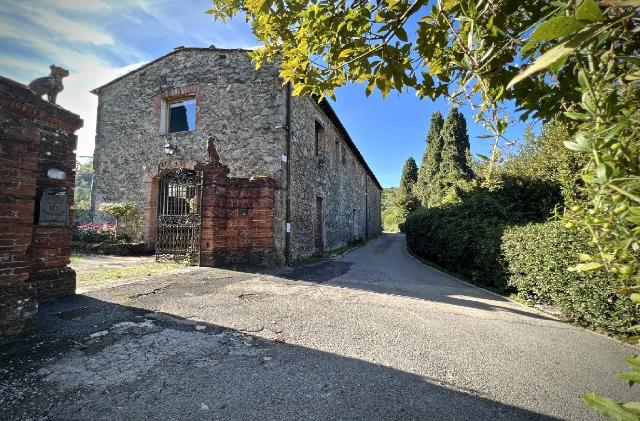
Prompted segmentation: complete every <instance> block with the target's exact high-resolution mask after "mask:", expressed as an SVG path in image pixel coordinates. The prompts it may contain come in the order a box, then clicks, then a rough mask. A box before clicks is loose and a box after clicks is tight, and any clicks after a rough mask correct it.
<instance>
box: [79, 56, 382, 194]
mask: <svg viewBox="0 0 640 421" xmlns="http://www.w3.org/2000/svg"><path fill="white" fill-rule="evenodd" d="M182 51H209V52H243V53H249V52H251V51H252V50H249V49H245V48H216V47H177V48H174V49H173V50H172V51H170V52H168V53H167V54H165V55H163V56H160V57H158V58H156V59H155V60H152V61H150V62H148V63H146V64H144V65H142V66H140V67H138V68H137V69H134V70H132V71H130V72H128V73H125V74H124V75H122V76H119V77H117V78H115V79H113V80H112V81H110V82H107V83H105V84H104V85H102V86H99V87H97V88H94V89H92V90H91V91H90V92H91V93H92V94H94V95H98V96H99V95H100V91H101V90H102V89H104V88H106V87H107V86H110V85H112V84H114V83H116V82H118V81H120V80H122V79H124V78H125V77H127V76H129V75H132V74H134V73H137V72H139V71H141V70H143V69H146V68H147V67H149V66H151V65H153V64H155V63H157V62H159V61H160V60H163V59H165V58H167V57H169V56H171V55H173V54H176V53H179V52H182ZM312 99H314V100H315V101H316V102H317V97H312ZM319 106H320V108H322V110H323V111H324V112H325V113H327V115H328V116H329V118H330V119H331V121H332V122H333V123H334V124H335V125H336V126H337V128H338V130H339V131H340V132H341V133H342V135H343V136H344V138H345V140H346V142H347V145H348V146H349V149H351V151H352V152H353V153H354V154H355V156H356V158H357V159H358V161H359V162H360V164H362V166H363V167H364V169H365V171H366V172H367V174H368V175H369V176H370V177H371V179H372V180H373V182H374V183H375V184H376V186H377V187H378V189H380V190H383V188H382V186H381V185H380V182H379V181H378V179H377V178H376V176H375V174H374V173H373V171H372V170H371V168H369V165H368V164H367V161H365V159H364V157H363V156H362V154H361V153H360V151H359V150H358V147H357V146H356V144H355V142H354V141H353V139H351V136H349V132H347V129H346V128H345V127H344V125H343V124H342V122H341V121H340V118H338V115H337V114H336V112H335V111H334V110H333V107H331V104H329V101H327V99H326V98H323V99H322V100H321V101H320V103H319Z"/></svg>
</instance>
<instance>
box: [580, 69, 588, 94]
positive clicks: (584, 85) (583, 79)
mask: <svg viewBox="0 0 640 421" xmlns="http://www.w3.org/2000/svg"><path fill="white" fill-rule="evenodd" d="M578 83H579V84H580V87H581V88H582V89H583V90H585V91H586V90H588V89H589V79H587V74H586V73H585V72H584V70H582V69H580V70H579V71H578Z"/></svg>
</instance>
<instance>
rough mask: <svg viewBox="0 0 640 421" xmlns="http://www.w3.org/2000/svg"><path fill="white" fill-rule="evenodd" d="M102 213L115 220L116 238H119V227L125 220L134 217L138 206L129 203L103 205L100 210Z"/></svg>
mask: <svg viewBox="0 0 640 421" xmlns="http://www.w3.org/2000/svg"><path fill="white" fill-rule="evenodd" d="M98 210H99V211H100V212H104V213H106V214H108V215H111V216H113V217H114V218H115V220H116V224H115V236H116V237H118V225H119V224H120V222H122V219H123V218H126V217H128V216H132V215H133V214H135V213H136V210H137V208H136V205H135V204H133V203H128V202H116V203H102V204H101V205H100V207H99V208H98Z"/></svg>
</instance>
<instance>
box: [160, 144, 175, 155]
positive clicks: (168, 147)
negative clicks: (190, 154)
mask: <svg viewBox="0 0 640 421" xmlns="http://www.w3.org/2000/svg"><path fill="white" fill-rule="evenodd" d="M163 148H164V153H165V154H166V155H173V154H174V153H176V150H177V149H178V148H176V146H175V145H172V144H171V143H167V144H166V145H164V146H163Z"/></svg>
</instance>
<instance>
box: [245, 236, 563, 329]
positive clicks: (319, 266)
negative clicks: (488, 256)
mask: <svg viewBox="0 0 640 421" xmlns="http://www.w3.org/2000/svg"><path fill="white" fill-rule="evenodd" d="M399 238H401V236H399V235H398V234H383V236H381V237H380V238H379V239H377V240H374V241H373V242H371V243H369V244H367V245H366V246H365V247H370V248H371V250H372V252H371V254H372V255H373V256H374V258H375V257H377V260H376V259H374V260H373V261H372V262H371V266H370V267H369V268H365V269H364V270H363V269H358V268H357V267H356V268H354V266H356V264H355V263H354V262H353V261H352V259H351V258H352V257H355V256H357V254H358V253H359V252H360V251H361V250H362V249H356V250H354V251H353V252H352V254H349V255H347V256H344V257H334V258H325V259H322V260H321V261H315V262H312V263H308V264H300V265H298V266H294V267H293V268H285V269H275V270H274V269H267V270H257V271H255V272H254V273H257V274H260V273H262V274H270V275H275V276H278V277H280V278H284V279H287V280H291V281H300V282H311V283H316V284H323V285H325V286H331V287H337V288H346V289H352V290H359V291H367V292H374V293H378V294H384V295H391V296H398V297H407V298H414V299H419V300H423V301H430V302H438V303H444V304H449V305H454V306H461V307H468V308H474V309H477V310H484V311H489V312H497V311H501V312H509V313H513V314H518V315H521V316H526V317H531V318H535V319H541V320H557V319H555V318H554V317H551V316H547V315H544V314H541V313H539V312H536V311H534V310H530V311H527V310H526V309H524V308H523V309H522V310H521V309H518V308H517V306H515V305H514V304H513V303H512V302H510V301H509V300H508V299H507V298H505V297H502V296H499V295H497V294H492V293H490V292H488V291H485V290H483V289H480V288H477V287H473V286H470V285H467V284H465V283H463V282H461V281H460V280H458V279H457V278H455V277H454V276H451V275H448V274H446V273H444V272H441V271H439V270H437V269H435V268H432V267H430V266H427V265H425V264H423V263H420V262H418V261H417V260H413V259H412V258H410V257H409V256H407V255H404V248H402V249H401V250H402V253H403V255H401V256H393V257H394V258H395V259H396V261H394V262H391V261H390V262H389V263H388V265H393V264H400V265H404V266H414V267H415V266H420V269H419V270H421V271H423V272H424V274H421V275H420V276H415V277H407V276H397V277H390V276H388V275H385V274H384V272H383V271H382V270H378V268H377V264H379V262H380V261H383V260H384V259H385V258H387V256H385V251H387V252H388V251H389V249H391V248H393V247H394V245H392V244H391V243H393V242H394V241H398V239H399ZM402 241H404V240H402ZM395 246H397V245H395ZM406 259H411V260H409V261H407V260H406ZM391 260H393V259H391ZM398 262H400V263H398ZM352 269H354V270H352ZM425 274H426V275H425ZM343 275H344V276H343Z"/></svg>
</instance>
